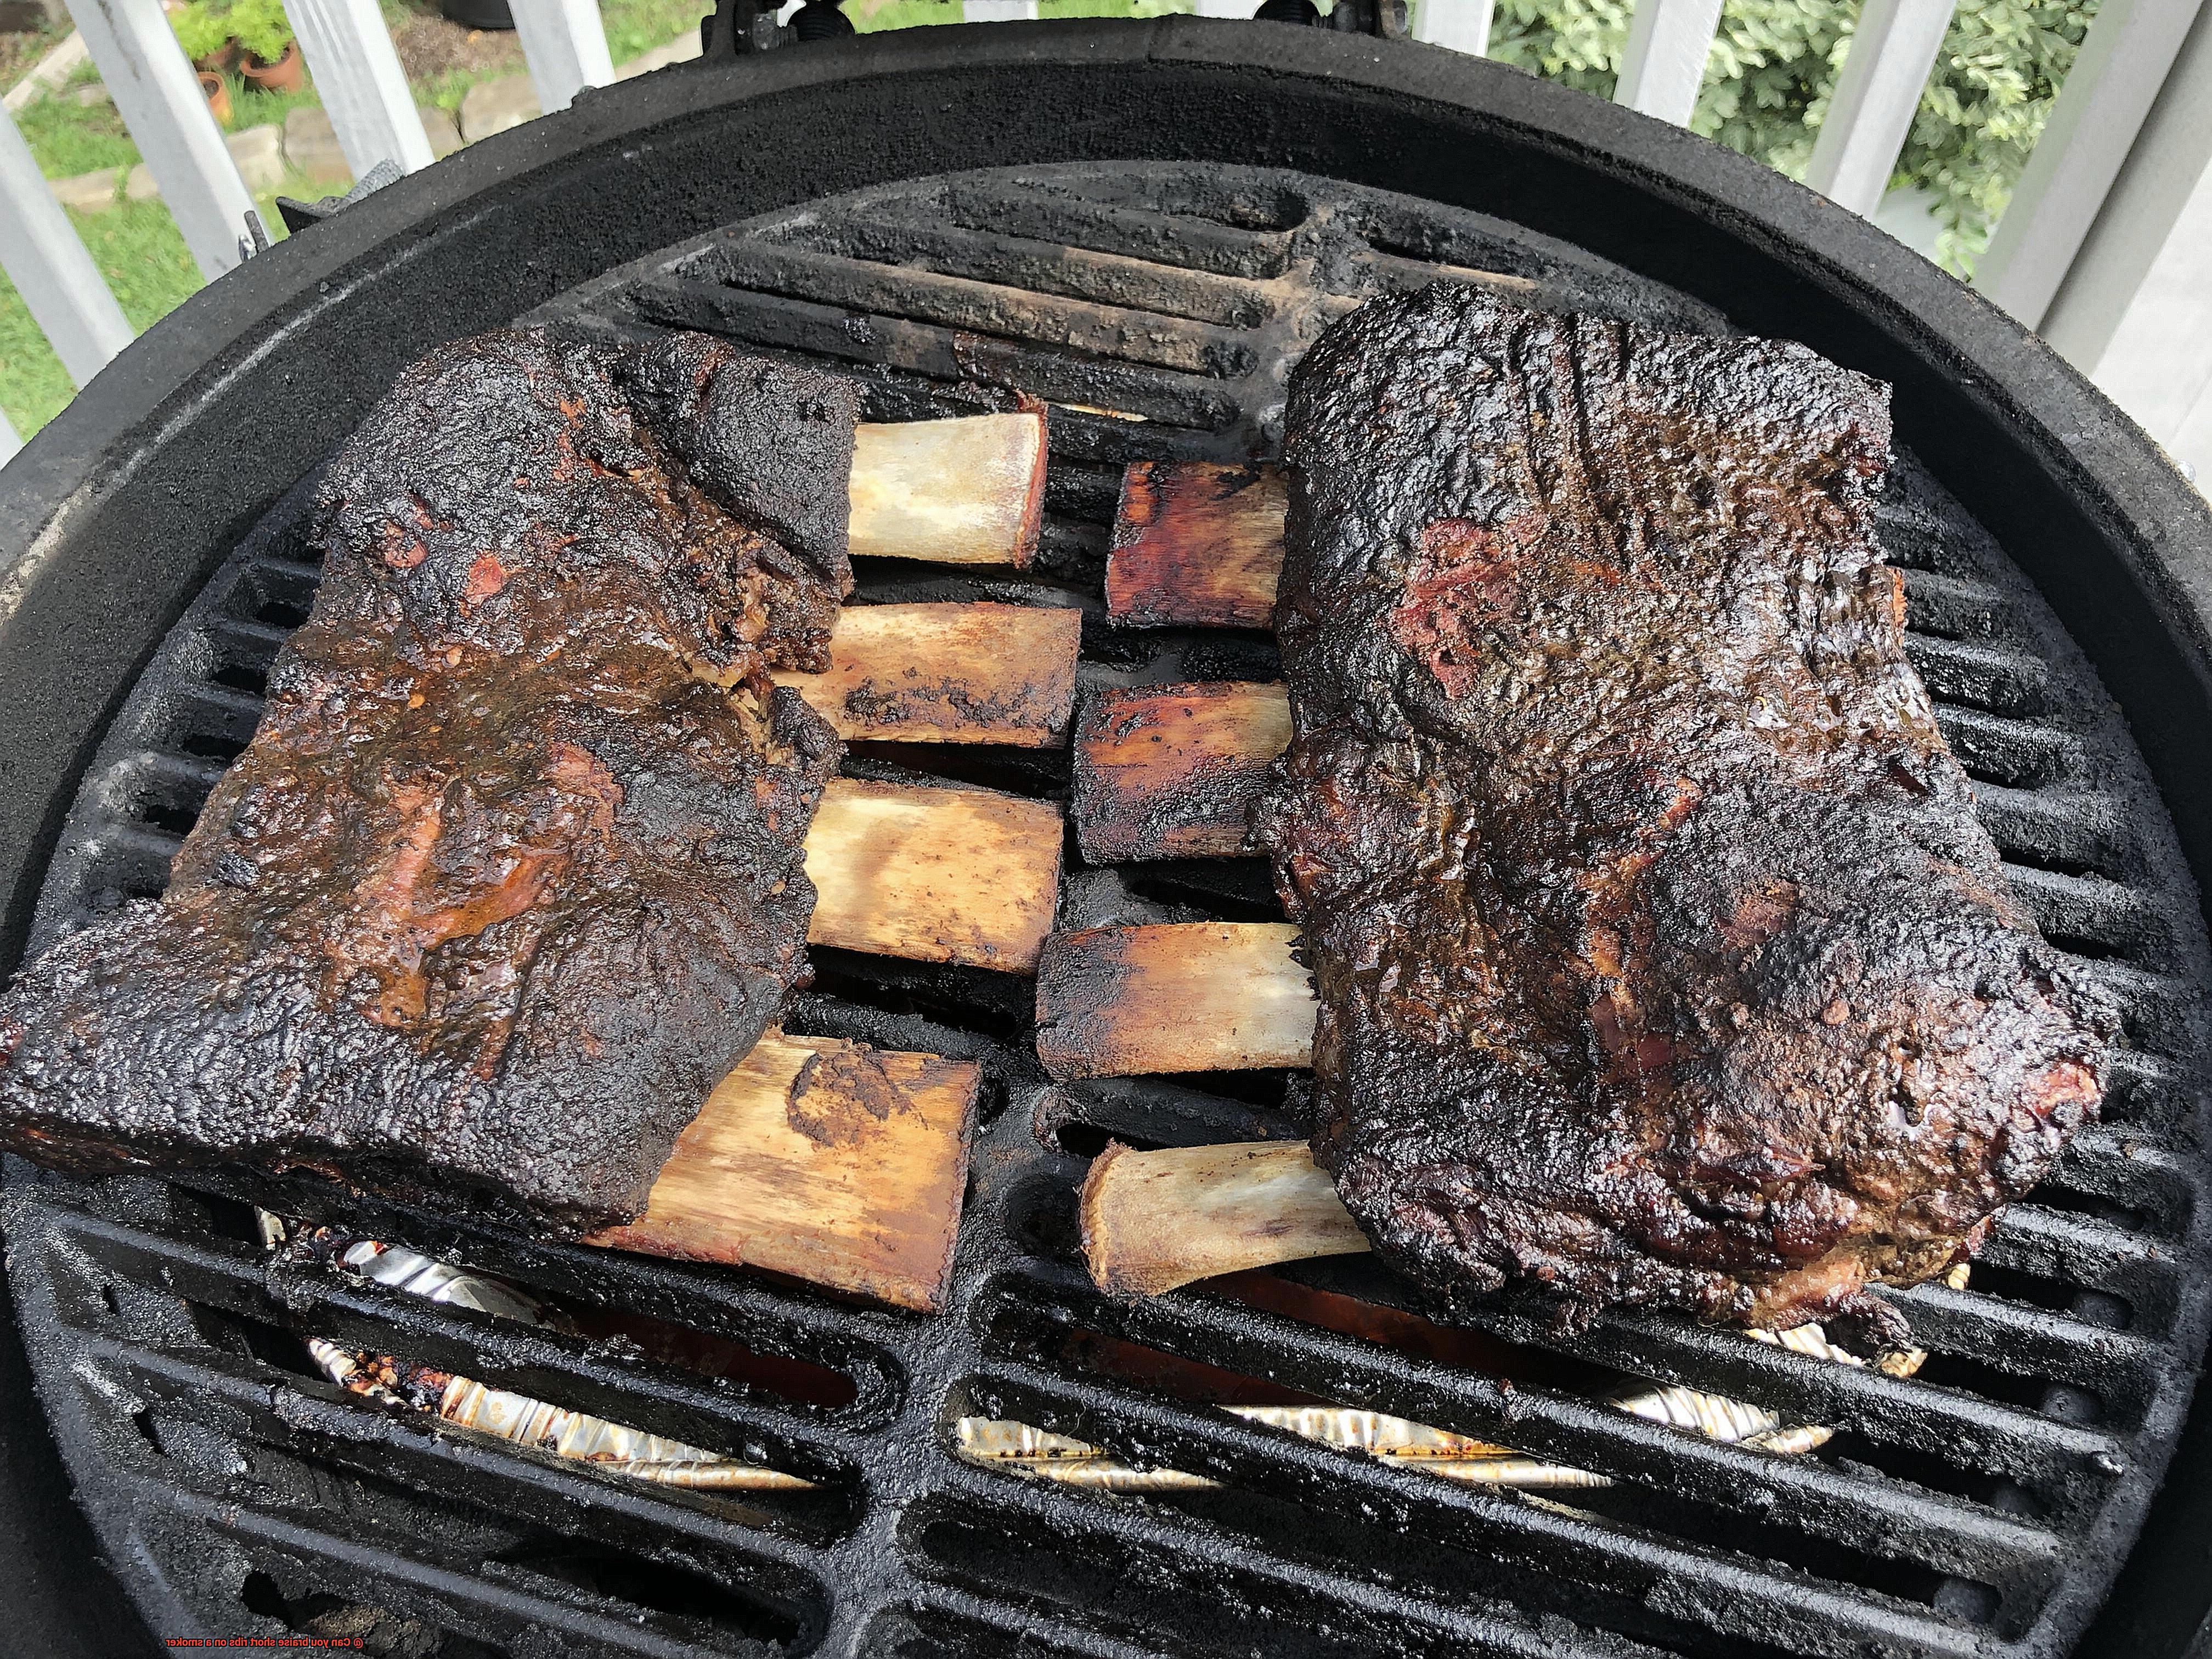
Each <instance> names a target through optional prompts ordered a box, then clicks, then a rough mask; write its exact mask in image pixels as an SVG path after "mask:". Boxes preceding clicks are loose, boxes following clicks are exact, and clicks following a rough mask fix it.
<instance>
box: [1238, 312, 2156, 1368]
mask: <svg viewBox="0 0 2212 1659" xmlns="http://www.w3.org/2000/svg"><path fill="white" fill-rule="evenodd" d="M1289 416H1290V418H1289V434H1290V436H1289V445H1288V459H1289V461H1290V463H1291V467H1292V469H1293V483H1292V491H1291V509H1290V518H1289V522H1288V526H1287V532H1286V534H1287V541H1288V562H1287V565H1286V568H1285V573H1284V580H1283V586H1282V589H1281V595H1280V600H1279V609H1278V613H1277V628H1278V631H1279V635H1280V638H1281V641H1282V647H1283V659H1284V665H1285V673H1286V677H1287V678H1288V679H1289V682H1290V685H1291V696H1292V701H1293V705H1294V711H1295V715H1296V722H1297V738H1296V740H1295V742H1294V744H1293V745H1292V747H1291V750H1290V752H1289V753H1288V755H1287V756H1285V758H1284V759H1283V760H1282V761H1281V762H1279V763H1278V764H1277V767H1276V769H1275V772H1274V774H1273V779H1272V781H1271V784H1270V787H1269V792H1268V793H1267V795H1266V796H1265V797H1264V798H1263V799H1261V801H1260V802H1259V803H1258V805H1256V807H1255V815H1254V835H1255V840H1256V842H1258V843H1259V844H1260V845H1261V847H1262V848H1264V849H1265V850H1267V852H1268V853H1269V854H1271V855H1272V857H1273V860H1274V866H1275V870H1276V875H1277V880H1278V884H1279V886H1280V888H1281V890H1282V892H1283V895H1284V898H1285V902H1286V903H1287V904H1288V905H1289V907H1290V908H1291V915H1292V916H1293V918H1294V919H1295V920H1297V921H1300V922H1301V923H1302V924H1303V925H1304V928H1305V932H1306V943H1305V947H1304V949H1305V954H1306V957H1307V958H1308V960H1309V961H1310V963H1311V965H1312V967H1313V969H1314V974H1315V981H1316V987H1317V988H1318V990H1319V993H1320V996H1321V1003H1322V1012H1321V1019H1320V1024H1319V1027H1318V1030H1317V1031H1316V1042H1315V1077H1316V1103H1317V1107H1318V1112H1317V1116H1316V1132H1315V1151H1316V1156H1317V1157H1318V1158H1319V1159H1320V1160H1321V1162H1322V1164H1323V1165H1324V1166H1325V1167H1327V1168H1328V1169H1329V1170H1332V1171H1334V1175H1335V1177H1336V1182H1337V1186H1338V1189H1339V1191H1340V1194H1342V1196H1343V1198H1344V1200H1345V1202H1346V1204H1347V1205H1348V1206H1350V1208H1351V1210H1352V1213H1353V1214H1354V1215H1355V1216H1356V1217H1358V1219H1359V1221H1360V1224H1361V1225H1362V1226H1363V1227H1364V1228H1365V1230H1366V1231H1367V1232H1368V1234H1369V1235H1370V1237H1371V1238H1372V1239H1373V1240H1374V1242H1375V1244H1376V1248H1377V1249H1378V1250H1380V1251H1381V1252H1382V1253H1383V1255H1385V1256H1386V1257H1388V1258H1389V1259H1390V1260H1391V1261H1394V1262H1395V1263H1396V1264H1397V1265H1398V1266H1400V1267H1402V1268H1404V1269H1406V1270H1407V1271H1408V1272H1409V1273H1412V1274H1413V1275H1414V1276H1415V1277H1417V1278H1418V1279H1421V1280H1423V1281H1425V1282H1426V1283H1428V1284H1429V1285H1431V1286H1432V1287H1435V1288H1437V1289H1438V1290H1440V1291H1445V1292H1448V1293H1451V1292H1462V1291H1484V1290H1490V1289H1494V1288H1496V1287H1498V1286H1499V1285H1503V1284H1504V1283H1505V1282H1507V1281H1508V1280H1511V1279H1529V1280H1534V1281H1535V1282H1537V1283H1538V1284H1540V1285H1545V1286H1547V1287H1549V1289H1550V1290H1551V1291H1553V1292H1554V1293H1556V1294H1557V1295H1558V1296H1559V1297H1560V1298H1561V1310H1562V1313H1563V1316H1565V1317H1568V1318H1569V1319H1571V1320H1573V1319H1579V1318H1582V1317H1585V1316H1587V1315H1588V1314H1589V1312H1591V1311H1594V1310H1595V1309H1597V1308H1599V1307H1601V1306H1603V1305H1605V1304H1609V1303H1616V1302H1619V1303H1640V1304H1673V1305H1677V1306H1681V1307H1686V1308H1688V1309H1691V1310H1695V1311H1696V1312H1698V1313H1699V1314H1700V1315H1703V1316H1707V1317H1710V1318H1716V1319H1726V1320H1733V1321H1740V1322H1747V1323H1750V1324H1753V1325H1757V1326H1765V1327H1785V1326H1789V1325H1792V1324H1796V1323H1798V1322H1802V1321H1804V1320H1808V1319H1814V1318H1819V1317H1822V1316H1828V1315H1832V1314H1837V1313H1843V1314H1845V1315H1851V1314H1860V1315H1864V1314H1866V1313H1867V1312H1868V1310H1869V1309H1870V1308H1871V1307H1878V1306H1879V1304H1875V1303H1874V1300H1873V1298H1871V1297H1866V1296H1864V1294H1863V1286H1864V1285H1866V1284H1868V1283H1869V1282H1870V1281H1873V1280H1876V1279H1880V1280H1884V1281H1887V1282H1889V1283H1893V1284H1909V1283H1914V1282H1917V1281H1919V1280H1922V1279H1927V1278H1929V1277H1930V1276H1931V1275H1934V1274H1936V1273H1940V1272H1942V1270H1943V1269H1945V1268H1946V1267H1948V1266H1949V1265H1950V1264H1951V1263H1953V1262H1954V1261H1958V1260H1960V1259H1962V1258H1963V1256H1964V1255H1966V1253H1967V1252H1969V1251H1970V1250H1972V1249H1973V1248H1975V1247H1976V1246H1977V1245H1978V1243H1979V1242H1980V1240H1981V1239H1982V1237H1984V1235H1985V1234H1986V1232H1987V1231H1988V1229H1989V1226H1990V1223H1991V1220H1992V1218H1993V1217H1994V1216H1995V1214H1996V1212H1998V1210H1999V1209H2000V1208H2001V1207H2002V1206H2003V1205H2004V1204H2005V1203H2007V1202H2008V1201H2009V1200H2014V1199H2017V1198H2019V1197H2021V1195H2023V1194H2026V1193H2027V1190H2028V1189H2029V1188H2031V1187H2033V1185H2034V1184H2035V1182H2037V1180H2038V1179H2039V1178H2040V1176H2042V1174H2043V1173H2044V1171H2045V1170H2046V1169H2047V1168H2048V1167H2049V1166H2050V1164H2051V1159H2052V1158H2054V1157H2055V1156H2056V1155H2057V1152H2058V1150H2059V1148H2060V1147H2061V1146H2063V1143H2064V1141H2065V1140H2066V1139H2067V1137H2068V1136H2069V1135H2070V1134H2071V1133H2073V1132H2074V1130H2075V1128H2077V1127H2079V1126H2080V1125H2081V1123H2082V1122H2084V1121H2087V1120H2088V1119H2089V1118H2090V1117H2091V1116H2093V1114H2094V1112H2095V1110H2096V1108H2097V1104H2098V1102H2099V1100H2100V1097H2101V1094H2102V1091H2103V1083H2104V1076H2105V1069H2106V1046H2107V1042H2108V1040H2109V1038H2110V1037H2111V1036H2112V1032H2113V1030H2114V1029H2115V1021H2114V1019H2113V1017H2112V1012H2111V1011H2110V1010H2109V1009H2108V1008H2107V1007H2106V1005H2105V1003H2104V1001H2103V1000H2102V999H2101V998H2100V997H2099V996H2097V995H2096V994H2093V993H2092V992H2091V991H2090V990H2089V989H2088V988H2087V987H2086V986H2085V985H2083V984H2081V983H2077V982H2076V981H2075V980H2073V979H2071V978H2069V975H2068V973H2067V971H2066V969H2065V967H2064V965H2063V962H2062V960H2061V959H2060V958H2058V957H2057V956H2056V955H2055V954H2054V953H2053V952H2052V951H2051V950H2050V949H2049V948H2048V946H2046V945H2045V943H2044V942H2043V940H2042V939H2041V937H2040V936H2039V933H2037V931H2036V929H2035V927H2034V924H2033V921H2032V920H2031V919H2030V918H2029V916H2028V915H2027V913H2026V912H2025V911H2024V910H2023V909H2022V908H2021V906H2020V904H2019V903H2018V902H2016V901H2015V898H2014V897H2013V896H2012V895H2011V893H2010V892H2009V891H2008V889H2007V886H2006V884H2005V880H2004V876H2003V872H2002V868H2001V866H2000V864H1999V861H1998V856H1997V853H1996V848H1995V847H1994V846H1993V845H1992V844H1991V843H1990V840H1989V837H1988V836H1987V835H1986V834H1984V831H1983V830H1982V829H1981V828H1980V826H1979V824H1978V823H1977V822H1976V820H1975V817H1974V815H1973V811H1972V794H1971V791H1970V787H1969V785H1968V783H1967V781H1966V776H1965V775H1964V774H1963V773H1962V772H1961V771H1960V768H1959V765H1958V763H1957V762H1956V761H1955V760H1954V759H1953V758H1952V757H1951V755H1950V752H1949V750H1948V749H1947V748H1946V747H1945V745H1944V743H1943V740H1942V737H1941V735H1940V734H1939V733H1938V732H1937V731H1936V724H1935V720H1934V715H1933V711H1932V709H1931V708H1930V706H1929V701H1928V697H1927V694H1926V691H1925V690H1924V689H1923V687H1922V686H1921V684H1920V683H1919V681H1918V679H1917V677H1916V676H1915V675H1914V674H1913V672H1912V671H1911V669H1910V668H1909V667H1908V666H1907V665H1906V664H1905V657H1904V653H1903V648H1902V629H1903V604H1902V598H1901V589H1900V587H1899V580H1898V578H1897V576H1896V574H1895V573H1894V572H1893V571H1891V570H1890V569H1888V568H1887V567H1886V566H1884V565H1882V564H1881V563H1880V562H1879V554H1878V552H1877V550H1876V549H1875V543H1874V539H1873V535H1872V515H1871V508H1870V501H1871V498H1872V496H1873V495H1874V493H1875V490H1876V489H1878V488H1879V485H1880V482H1881V476H1882V473H1883V471H1884V469H1885V467H1886V466H1887V459H1888V448H1889V418H1888V400H1887V390H1886V388H1884V387H1881V386H1878V385H1876V384H1875V383H1874V382H1871V381H1869V380H1865V379H1864V378H1863V377H1861V376H1859V375H1857V374H1850V373H1849V372H1847V371H1845V370H1843V369H1840V368H1836V367H1835V366H1833V365H1832V364H1830V363H1827V362H1823V361H1822V360H1821V359H1820V358H1819V357H1817V356H1814V354H1813V353H1812V352H1810V351H1808V350H1807V349H1804V348H1803V347H1801V346H1796V345H1790V344H1782V343H1769V342H1763V341H1745V340H1723V339H1712V338H1705V337H1693V336H1675V335H1664V334H1656V333H1652V332H1650V331H1645V330H1643V329H1640V328H1637V327H1634V326H1631V325H1623V324H1620V323H1615V322H1609V321H1602V320H1599V319H1591V318H1577V317H1561V316H1546V315H1539V314H1536V313H1528V312H1522V311H1518V310H1515V309H1512V308H1510V307H1504V306H1501V305H1498V303H1496V302H1495V301H1491V300H1489V299H1487V298H1485V297H1483V296H1481V295H1479V294H1477V293H1475V292H1474V291H1473V290H1471V289H1461V288H1453V287H1445V286H1438V287H1435V288H1431V289H1426V290H1425V291H1424V292H1422V293H1420V294H1419V295H1413V296H1410V297H1401V298H1393V299H1389V300H1383V301H1377V302H1376V303H1374V304H1372V305H1370V306H1368V307H1365V308H1364V309H1363V310H1362V311H1360V312H1358V313H1356V314H1355V315H1354V316H1352V317H1351V318H1348V319H1346V320H1345V321H1343V322H1341V323H1340V324H1338V325H1336V326H1335V327H1334V328H1333V329H1332V330H1331V331H1329V332H1328V334H1327V335H1325V336H1324V337H1322V340H1321V342H1320V343H1318V344H1316V347H1315V349H1313V351H1312V352H1311V353H1310V355H1309V356H1307V358H1306V359H1305V361H1304V363H1303V364H1302V365H1301V366H1300V368H1298V370H1297V373H1296V374H1295V375H1294V377H1293V380H1292V382H1291V404H1290V411H1289Z"/></svg>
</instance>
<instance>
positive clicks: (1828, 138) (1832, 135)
mask: <svg viewBox="0 0 2212 1659" xmlns="http://www.w3.org/2000/svg"><path fill="white" fill-rule="evenodd" d="M1954 9H1955V0H1865V4H1863V6H1862V7H1861V8H1860V9H1859V21H1858V27H1857V28H1856V29H1854V30H1852V32H1851V49H1850V56H1849V57H1847V58H1844V72H1843V74H1842V75H1841V76H1838V78H1837V81H1836V90H1835V94H1834V96H1832V98H1830V99H1829V100H1828V113H1827V116H1826V118H1825V119H1824V120H1823V121H1822V122H1821V123H1820V135H1819V137H1816V138H1815V139H1814V141H1813V159H1812V161H1810V162H1808V164H1807V166H1806V168H1805V182H1806V183H1807V184H1808V185H1811V186H1812V187H1813V188H1814V190H1817V191H1820V194H1821V195H1823V196H1825V197H1827V198H1828V199H1829V200H1830V201H1832V202H1834V203H1836V204H1838V206H1841V207H1847V208H1849V209H1850V210H1851V211H1852V212H1854V213H1857V214H1860V215H1863V216H1865V217H1867V218H1869V219H1871V218H1872V217H1873V216H1874V210H1875V209H1876V208H1877V207H1880V206H1881V198H1882V193H1883V192H1884V191H1887V189H1888V188H1889V175H1890V174H1891V173H1894V172H1895V171H1896V170H1897V157H1898V154H1899V151H1901V150H1902V149H1904V148H1905V138H1906V137H1907V135H1909V134H1910V133H1911V131H1912V116H1913V112H1914V111H1916V110H1917V109H1918V108H1919V107H1920V94H1921V93H1922V91H1923V89H1924V88H1926V87H1927V85H1928V72H1929V70H1932V69H1933V68H1935V67H1936V52H1938V51H1939V50H1940V49H1941V48H1942V45H1943V37H1944V35H1945V34H1946V33H1948V32H1949V30H1950V27H1951V13H1952V12H1953V10H1954Z"/></svg>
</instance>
